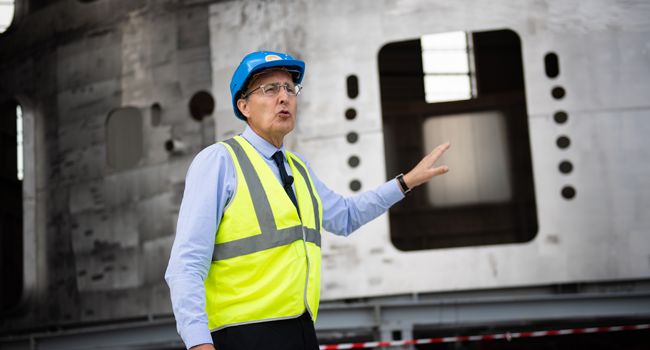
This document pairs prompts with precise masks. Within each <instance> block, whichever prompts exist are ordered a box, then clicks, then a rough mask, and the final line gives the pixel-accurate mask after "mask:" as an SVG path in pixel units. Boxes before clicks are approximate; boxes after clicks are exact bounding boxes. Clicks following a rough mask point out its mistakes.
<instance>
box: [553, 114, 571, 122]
mask: <svg viewBox="0 0 650 350" xmlns="http://www.w3.org/2000/svg"><path fill="white" fill-rule="evenodd" d="M553 119H555V122H556V123H558V124H564V123H566V121H567V120H568V119H569V116H568V115H567V114H566V112H564V111H559V112H556V113H555V114H554V115H553Z"/></svg>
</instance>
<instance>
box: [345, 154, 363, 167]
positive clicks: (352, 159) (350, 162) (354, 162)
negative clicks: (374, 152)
mask: <svg viewBox="0 0 650 350" xmlns="http://www.w3.org/2000/svg"><path fill="white" fill-rule="evenodd" d="M360 162H361V160H359V157H357V156H352V157H350V159H348V165H350V166H351V167H352V168H356V167H357V166H359V163H360Z"/></svg>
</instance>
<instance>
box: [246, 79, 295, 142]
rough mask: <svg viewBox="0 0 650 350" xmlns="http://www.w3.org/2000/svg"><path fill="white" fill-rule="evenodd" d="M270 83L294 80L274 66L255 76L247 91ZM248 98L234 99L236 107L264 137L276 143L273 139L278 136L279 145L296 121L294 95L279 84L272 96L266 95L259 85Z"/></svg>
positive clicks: (254, 129)
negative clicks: (270, 69)
mask: <svg viewBox="0 0 650 350" xmlns="http://www.w3.org/2000/svg"><path fill="white" fill-rule="evenodd" d="M271 83H276V84H279V85H282V84H293V80H291V76H290V75H289V74H288V73H286V72H283V71H279V70H274V71H271V72H269V73H265V74H262V75H260V76H259V77H258V78H257V79H255V81H254V82H253V84H252V85H251V86H250V88H249V91H250V90H253V89H256V88H257V87H258V86H260V85H267V84H271ZM249 100H250V101H246V100H244V99H240V100H239V101H238V102H237V106H238V107H239V110H240V111H241V112H242V114H243V115H244V116H246V118H248V125H250V127H251V129H253V131H255V132H256V133H257V134H258V135H260V136H262V138H264V139H265V140H267V141H269V142H271V143H272V144H275V145H276V146H278V145H277V144H276V142H273V141H277V140H280V145H281V140H282V139H283V138H284V136H285V135H287V134H288V133H289V132H291V130H293V127H294V124H295V121H296V109H297V108H298V98H297V96H296V95H293V96H292V95H289V94H287V92H286V90H285V89H284V88H283V87H281V88H280V91H279V92H278V94H277V95H274V96H269V95H265V94H264V93H263V92H262V89H258V90H257V91H255V92H253V93H252V94H251V95H250V97H249Z"/></svg>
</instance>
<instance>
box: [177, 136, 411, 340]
mask: <svg viewBox="0 0 650 350" xmlns="http://www.w3.org/2000/svg"><path fill="white" fill-rule="evenodd" d="M241 136H242V137H244V138H245V139H246V140H247V141H248V142H250V144H251V145H253V147H254V148H255V149H256V150H257V152H258V153H259V154H260V155H261V156H262V158H263V159H264V160H265V161H266V163H267V164H268V165H269V167H270V168H271V170H273V173H274V174H275V177H276V178H277V179H278V181H280V171H279V170H278V167H277V165H276V164H275V161H274V160H273V158H271V157H272V156H273V154H274V153H275V152H277V151H278V149H277V148H275V146H273V145H272V144H270V143H269V142H267V141H266V140H264V139H263V138H261V137H260V136H259V135H257V134H256V133H255V132H254V131H253V130H252V129H251V128H250V127H248V126H247V127H246V130H245V131H244V132H243V133H242V134H241ZM279 150H280V151H282V153H283V154H284V156H285V157H284V159H285V161H284V166H285V168H286V170H287V174H289V175H292V173H291V168H290V167H289V164H288V163H287V161H286V159H287V157H286V151H285V149H284V145H282V147H281V148H280V149H279ZM294 154H295V155H296V156H297V157H298V158H299V159H300V160H302V161H303V162H304V163H305V164H306V165H307V169H308V171H309V174H310V175H311V178H312V180H313V182H314V185H315V187H316V191H317V192H318V195H319V196H320V199H321V202H322V204H323V228H324V229H325V230H327V231H329V232H332V233H334V234H337V235H340V236H348V235H349V234H350V233H352V232H353V231H355V230H356V229H358V228H359V227H361V226H362V225H363V224H365V223H367V222H369V221H371V220H373V219H374V218H376V217H378V216H379V215H381V214H383V213H384V212H386V210H388V208H390V207H391V206H392V205H393V204H395V203H397V202H398V201H400V200H401V199H402V198H404V195H403V194H402V191H401V189H400V188H399V185H398V184H397V181H396V180H390V181H388V182H387V183H385V184H383V185H381V186H379V187H378V188H376V189H374V190H370V191H366V192H364V193H361V194H360V195H358V196H354V197H350V198H344V197H343V196H341V195H339V194H337V193H334V192H333V191H332V190H330V189H329V188H327V187H326V186H325V185H324V184H323V183H322V182H321V181H320V180H318V178H317V177H316V174H314V172H313V171H312V169H311V166H310V165H309V163H308V162H307V160H306V159H305V158H304V157H302V156H301V155H299V154H296V153H294ZM236 185H237V180H236V175H235V168H234V166H233V161H232V159H231V157H230V153H229V152H228V150H227V149H226V147H225V146H224V145H222V144H214V145H212V146H210V147H207V148H206V149H204V150H203V151H201V152H200V153H199V154H198V155H197V156H196V158H194V161H193V162H192V165H191V166H190V169H189V170H188V172H187V176H186V178H185V193H184V195H183V202H182V204H181V209H180V213H179V216H178V225H177V227H176V238H175V240H174V245H173V247H172V251H171V257H170V259H169V265H168V266H167V272H166V273H165V280H166V281H167V284H168V285H169V288H170V290H171V299H172V306H173V309H174V315H175V316H176V324H177V328H178V332H179V333H180V335H181V337H182V338H183V341H184V342H185V345H186V346H187V348H188V349H189V348H190V347H192V346H195V345H199V344H204V343H212V337H211V335H210V330H209V328H208V315H207V314H206V312H205V287H204V285H203V281H205V279H206V277H207V276H208V270H209V269H210V262H211V260H212V251H213V248H214V239H215V234H216V232H217V227H218V226H219V222H220V221H221V217H222V216H223V212H224V208H225V207H226V205H227V203H228V202H229V201H230V199H231V197H232V195H233V193H234V192H235V187H236ZM292 187H294V186H293V185H292ZM294 193H295V187H294Z"/></svg>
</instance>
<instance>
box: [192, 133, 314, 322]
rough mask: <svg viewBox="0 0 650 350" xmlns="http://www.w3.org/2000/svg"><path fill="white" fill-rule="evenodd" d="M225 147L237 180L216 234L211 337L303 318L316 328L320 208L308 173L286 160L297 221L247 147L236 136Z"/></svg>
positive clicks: (209, 301) (209, 289)
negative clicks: (232, 328)
mask: <svg viewBox="0 0 650 350" xmlns="http://www.w3.org/2000/svg"><path fill="white" fill-rule="evenodd" d="M223 144H224V145H225V146H226V148H227V149H228V151H229V152H230V156H231V157H232V160H233V164H234V167H235V170H236V172H237V189H236V192H235V194H234V195H233V197H232V198H231V200H230V202H229V203H228V205H227V207H226V209H225V211H224V214H223V217H222V218H221V223H220V224H219V228H218V229H217V233H216V238H215V244H214V252H213V255H212V263H211V265H210V271H209V272H208V277H207V278H206V280H205V282H204V284H205V293H206V305H205V308H206V312H207V314H208V319H209V327H210V330H211V331H215V330H219V329H222V328H225V327H230V326H236V325H242V324H249V323H257V322H265V321H273V320H281V319H289V318H295V317H298V316H300V315H301V314H302V313H303V312H304V311H305V310H307V311H308V312H309V313H310V314H311V316H312V318H313V320H316V314H317V311H318V303H319V298H320V268H321V252H320V242H321V227H322V219H321V218H322V217H323V209H322V208H323V206H322V204H321V200H320V197H319V196H318V193H316V188H315V187H314V183H313V182H312V180H311V177H310V175H309V171H308V170H307V166H306V165H305V164H304V163H303V162H302V161H300V159H298V157H296V156H295V155H293V154H291V153H290V152H287V161H288V163H289V166H290V167H291V171H292V173H293V178H294V185H295V188H296V197H297V200H298V207H299V208H300V216H298V212H297V210H296V207H295V206H294V205H293V203H292V202H291V199H289V196H288V195H287V193H286V192H285V190H284V188H283V186H282V185H281V184H280V182H279V181H278V179H277V178H276V177H275V175H274V174H273V172H272V171H271V169H270V168H269V166H268V165H267V163H266V162H265V161H264V159H262V157H261V156H260V155H259V154H258V153H257V151H256V150H255V148H253V146H251V144H250V143H248V141H246V140H245V139H244V138H242V137H240V136H236V137H234V138H232V139H230V140H227V141H224V142H223ZM301 218H302V220H301Z"/></svg>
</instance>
